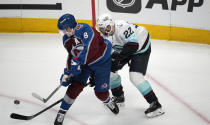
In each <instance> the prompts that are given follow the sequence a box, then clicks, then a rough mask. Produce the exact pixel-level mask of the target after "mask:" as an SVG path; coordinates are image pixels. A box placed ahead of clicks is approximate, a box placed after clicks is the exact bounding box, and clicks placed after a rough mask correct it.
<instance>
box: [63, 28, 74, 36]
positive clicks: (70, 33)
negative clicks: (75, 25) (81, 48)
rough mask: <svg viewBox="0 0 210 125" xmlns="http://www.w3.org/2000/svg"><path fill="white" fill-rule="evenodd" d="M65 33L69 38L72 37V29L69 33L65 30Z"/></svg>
mask: <svg viewBox="0 0 210 125" xmlns="http://www.w3.org/2000/svg"><path fill="white" fill-rule="evenodd" d="M65 32H66V35H67V36H69V37H71V36H73V35H74V29H72V30H71V32H68V31H67V30H65Z"/></svg>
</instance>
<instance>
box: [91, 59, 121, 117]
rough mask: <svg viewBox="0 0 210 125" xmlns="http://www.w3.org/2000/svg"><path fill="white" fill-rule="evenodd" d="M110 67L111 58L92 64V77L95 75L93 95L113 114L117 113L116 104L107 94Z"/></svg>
mask: <svg viewBox="0 0 210 125" xmlns="http://www.w3.org/2000/svg"><path fill="white" fill-rule="evenodd" d="M110 68H111V59H109V60H107V61H106V62H104V63H102V64H100V65H96V66H93V67H92V69H93V70H94V77H95V88H94V90H95V95H96V97H97V98H98V99H99V100H100V101H102V102H103V104H104V105H106V106H107V107H108V108H109V109H110V110H111V111H112V112H113V113H114V114H118V113H119V108H118V106H117V104H116V103H115V102H114V101H113V100H111V98H110V96H109V87H110V86H109V82H110Z"/></svg>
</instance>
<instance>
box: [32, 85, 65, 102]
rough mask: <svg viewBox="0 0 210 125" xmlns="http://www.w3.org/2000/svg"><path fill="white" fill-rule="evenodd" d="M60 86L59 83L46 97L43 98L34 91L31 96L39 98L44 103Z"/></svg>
mask: <svg viewBox="0 0 210 125" xmlns="http://www.w3.org/2000/svg"><path fill="white" fill-rule="evenodd" d="M60 87H61V85H59V86H58V87H57V88H56V89H55V90H54V91H53V92H52V93H51V94H50V95H49V96H48V97H47V98H46V99H45V98H42V97H41V96H39V95H38V94H36V93H34V92H33V93H32V96H33V97H35V98H37V99H39V100H40V101H42V102H44V103H46V102H47V101H48V100H49V99H50V98H51V97H52V96H53V95H54V94H55V92H57V91H58V89H59V88H60Z"/></svg>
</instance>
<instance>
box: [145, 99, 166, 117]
mask: <svg viewBox="0 0 210 125" xmlns="http://www.w3.org/2000/svg"><path fill="white" fill-rule="evenodd" d="M162 114H164V111H163V110H162V106H161V104H160V103H159V102H158V101H154V102H152V103H151V104H150V106H149V108H148V109H147V110H146V111H145V115H146V116H147V117H149V118H153V117H156V116H159V115H162Z"/></svg>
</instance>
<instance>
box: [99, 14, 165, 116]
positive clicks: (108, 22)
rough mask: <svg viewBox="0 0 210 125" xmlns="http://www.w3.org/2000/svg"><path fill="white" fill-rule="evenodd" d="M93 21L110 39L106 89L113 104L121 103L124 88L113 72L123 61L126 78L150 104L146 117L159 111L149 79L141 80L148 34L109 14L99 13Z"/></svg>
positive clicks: (146, 52) (138, 27)
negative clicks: (114, 18)
mask: <svg viewBox="0 0 210 125" xmlns="http://www.w3.org/2000/svg"><path fill="white" fill-rule="evenodd" d="M97 24H98V27H99V31H100V32H101V33H102V34H103V36H104V38H107V39H109V40H110V41H111V42H112V48H113V50H114V52H113V53H112V66H111V71H112V73H111V80H110V88H111V90H112V94H113V96H114V100H115V102H116V103H119V104H120V103H124V101H125V99H124V91H123V88H122V85H121V77H120V75H119V74H118V73H117V71H118V70H120V69H121V68H122V67H123V66H124V65H125V64H127V63H128V64H129V67H130V70H129V75H130V80H131V82H132V83H133V84H134V85H135V87H136V88H137V89H138V91H139V92H140V93H141V94H142V95H143V96H144V98H145V100H146V101H147V102H148V103H149V104H150V107H149V108H148V109H147V110H146V111H145V115H146V116H148V117H155V116H158V115H161V114H163V113H164V112H163V110H162V106H161V104H160V103H159V100H158V98H157V97H156V95H155V93H154V91H153V89H152V87H151V85H150V83H149V81H147V80H145V78H144V75H145V74H146V70H147V65H148V61H149V56H150V53H151V43H150V35H149V33H148V32H147V30H146V29H145V28H144V27H141V26H137V25H133V24H131V23H128V22H126V21H124V20H115V21H114V20H113V19H112V16H111V15H110V14H103V15H101V16H100V17H99V18H98V20H97Z"/></svg>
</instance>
